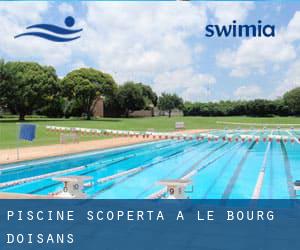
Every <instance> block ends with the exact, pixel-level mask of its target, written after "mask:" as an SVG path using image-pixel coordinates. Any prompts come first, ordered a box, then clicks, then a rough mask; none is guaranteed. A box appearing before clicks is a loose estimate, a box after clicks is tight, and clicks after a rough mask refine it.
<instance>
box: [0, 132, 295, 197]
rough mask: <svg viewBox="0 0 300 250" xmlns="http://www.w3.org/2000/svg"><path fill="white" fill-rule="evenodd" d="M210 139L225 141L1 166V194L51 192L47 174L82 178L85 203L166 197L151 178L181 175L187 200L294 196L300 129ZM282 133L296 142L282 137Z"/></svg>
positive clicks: (56, 185)
mask: <svg viewBox="0 0 300 250" xmlns="http://www.w3.org/2000/svg"><path fill="white" fill-rule="evenodd" d="M244 133H245V132H244ZM210 134H211V135H214V136H218V137H219V138H222V136H223V135H226V136H227V138H230V140H222V139H220V140H210V139H209V138H208V137H207V138H204V139H202V140H195V139H189V138H187V140H161V141H157V142H151V143H144V144H140V145H135V146H129V147H123V148H117V149H113V150H104V151H99V152H96V151H95V152H89V153H82V154H77V155H68V156H64V157H56V158H50V159H43V160H38V161H31V162H23V163H18V164H13V165H2V166H1V172H0V192H9V193H22V194H32V195H49V194H56V193H58V192H60V191H61V190H62V189H63V184H62V183H61V182H59V181H55V180H53V177H61V176H89V177H91V180H88V181H86V182H87V183H86V186H85V189H84V192H85V194H86V195H87V197H88V198H93V199H110V198H111V199H115V198H121V199H135V198H137V199H144V198H149V197H153V195H155V194H158V193H161V195H165V194H164V192H163V187H162V186H160V185H158V181H160V180H162V179H178V178H187V177H188V178H189V179H191V181H192V184H191V185H192V187H193V188H191V187H187V189H189V190H191V189H193V192H191V193H189V194H188V196H189V197H190V198H195V199H196V198H199V199H203V198H208V199H226V198H230V199H235V198H237V199H251V198H266V199H269V198H270V199H280V198H283V199H289V198H297V195H296V194H295V192H294V184H293V183H294V181H296V180H298V179H300V166H298V165H299V164H300V154H299V152H300V144H299V141H298V139H297V138H298V137H299V135H300V132H299V131H297V130H262V131H258V130H252V131H248V132H247V134H248V135H252V136H253V137H252V138H253V140H252V139H251V140H250V139H247V138H248V137H246V139H245V138H243V136H242V134H243V133H242V132H241V131H234V130H232V131H223V130H220V131H213V132H211V133H210ZM270 135H272V136H273V140H269V137H268V136H270ZM255 136H257V138H258V137H259V138H260V139H259V140H255V138H256V137H255ZM274 136H275V137H274ZM276 136H280V138H281V139H278V140H276V138H277V137H276ZM287 136H288V137H289V138H294V139H295V140H293V141H292V142H291V141H290V140H285V139H284V138H285V137H287ZM236 138H240V140H238V139H236ZM241 138H242V139H241ZM20 180H21V181H20Z"/></svg>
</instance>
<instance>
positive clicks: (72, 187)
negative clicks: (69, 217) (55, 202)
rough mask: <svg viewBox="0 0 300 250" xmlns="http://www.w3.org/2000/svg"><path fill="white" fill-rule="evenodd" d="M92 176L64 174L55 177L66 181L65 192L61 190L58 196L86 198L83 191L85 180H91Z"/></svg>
mask: <svg viewBox="0 0 300 250" xmlns="http://www.w3.org/2000/svg"><path fill="white" fill-rule="evenodd" d="M90 179H92V177H90V176H64V177H56V178H53V180H55V181H60V182H63V183H64V188H63V192H61V193H60V194H59V195H58V197H60V198H74V199H84V198H86V194H85V193H84V192H83V188H84V185H83V184H84V181H86V180H90Z"/></svg>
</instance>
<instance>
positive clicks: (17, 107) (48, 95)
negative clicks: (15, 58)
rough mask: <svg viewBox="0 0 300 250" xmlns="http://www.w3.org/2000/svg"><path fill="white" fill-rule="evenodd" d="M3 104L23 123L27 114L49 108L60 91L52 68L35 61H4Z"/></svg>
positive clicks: (2, 78)
mask: <svg viewBox="0 0 300 250" xmlns="http://www.w3.org/2000/svg"><path fill="white" fill-rule="evenodd" d="M0 68H1V79H0V96H1V103H2V105H5V106H6V107H7V108H8V109H9V110H10V111H11V112H12V113H17V114H19V120H21V121H23V120H24V119H25V116H26V115H27V114H31V113H32V112H33V111H34V110H36V109H38V108H40V107H42V106H43V105H46V104H47V102H50V101H51V100H52V99H53V96H54V95H56V93H57V92H58V91H59V88H58V84H57V75H56V72H55V69H54V68H53V67H48V66H41V65H39V64H37V63H33V62H8V63H6V64H4V62H3V61H2V62H1V66H0Z"/></svg>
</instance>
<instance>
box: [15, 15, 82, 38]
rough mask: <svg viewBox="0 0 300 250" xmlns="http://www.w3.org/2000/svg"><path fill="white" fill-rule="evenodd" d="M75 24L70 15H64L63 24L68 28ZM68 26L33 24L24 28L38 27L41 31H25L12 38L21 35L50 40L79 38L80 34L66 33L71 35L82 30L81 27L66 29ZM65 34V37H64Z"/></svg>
mask: <svg viewBox="0 0 300 250" xmlns="http://www.w3.org/2000/svg"><path fill="white" fill-rule="evenodd" d="M74 24H75V19H74V18H73V17H71V16H68V17H66V19H65V25H66V26H67V27H68V28H70V27H72V26H74ZM68 28H63V27H59V26H56V25H53V24H43V23H42V24H35V25H31V26H28V27H26V29H28V30H29V29H40V30H42V31H32V32H25V33H21V34H19V35H16V36H15V37H14V38H15V39H16V38H19V37H23V36H36V37H40V38H43V39H46V40H50V41H53V42H70V41H73V40H76V39H78V38H80V36H75V37H68V35H72V34H77V33H79V32H81V31H82V29H68ZM43 31H48V32H51V33H54V34H49V33H45V32H43ZM57 35H59V36H57ZM64 36H67V37H64Z"/></svg>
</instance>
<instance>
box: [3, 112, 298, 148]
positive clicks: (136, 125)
mask: <svg viewBox="0 0 300 250" xmlns="http://www.w3.org/2000/svg"><path fill="white" fill-rule="evenodd" d="M176 121H183V122H185V125H186V128H187V129H197V128H210V129H214V128H224V127H225V126H226V127H228V128H230V127H232V128H236V127H237V125H223V124H218V123H217V121H227V122H243V123H261V124H263V123H272V124H278V123H280V124H300V118H298V117H271V118H253V117H241V116H240V117H172V118H168V117H153V118H127V119H126V118H103V119H98V120H91V121H85V120H79V119H76V120H75V119H68V120H66V119H46V118H28V120H27V121H26V122H31V123H35V124H37V125H38V132H37V139H36V140H35V141H34V142H21V143H20V146H33V145H34V146H38V145H49V144H55V143H58V142H59V135H58V134H56V133H50V132H47V131H46V129H45V126H46V125H55V126H65V127H82V128H99V129H120V130H140V131H145V130H147V129H149V128H153V129H155V130H157V131H172V130H174V124H175V122H176ZM17 123H18V121H17V120H16V119H14V118H7V119H0V148H1V149H4V148H15V147H16V145H17V140H16V138H17V130H18V125H17ZM247 127H248V128H249V126H247ZM298 127H299V126H298ZM100 138H101V137H100ZM102 138H103V137H102ZM82 139H83V140H91V139H95V137H83V138H82Z"/></svg>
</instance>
